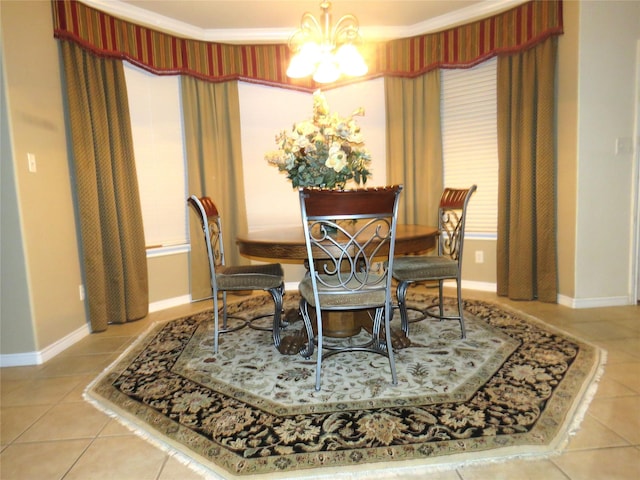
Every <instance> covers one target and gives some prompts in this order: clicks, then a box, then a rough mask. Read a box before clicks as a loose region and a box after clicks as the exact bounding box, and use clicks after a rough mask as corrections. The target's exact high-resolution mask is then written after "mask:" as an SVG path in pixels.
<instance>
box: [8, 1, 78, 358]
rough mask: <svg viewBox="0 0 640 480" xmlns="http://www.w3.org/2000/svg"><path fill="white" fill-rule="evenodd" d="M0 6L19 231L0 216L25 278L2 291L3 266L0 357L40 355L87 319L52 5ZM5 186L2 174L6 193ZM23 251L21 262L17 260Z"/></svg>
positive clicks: (10, 249)
mask: <svg viewBox="0 0 640 480" xmlns="http://www.w3.org/2000/svg"><path fill="white" fill-rule="evenodd" d="M0 8H1V10H0V12H1V19H0V21H1V24H0V25H1V28H2V46H3V54H4V55H3V63H4V75H5V81H6V84H5V92H4V93H5V94H6V96H7V104H6V108H7V112H6V114H7V118H6V120H7V123H8V125H9V131H8V136H9V138H4V137H3V139H2V144H3V151H2V154H3V158H2V162H3V165H4V164H5V162H11V163H12V165H11V167H12V168H13V169H14V172H13V173H14V175H15V177H14V178H15V185H16V195H17V201H18V204H17V205H8V206H7V207H8V209H11V210H12V212H11V213H12V214H14V215H17V217H18V221H19V230H15V226H14V228H12V231H10V232H8V235H7V236H5V224H4V218H3V224H2V232H3V234H2V235H3V237H2V249H3V257H4V256H5V253H4V252H8V253H7V255H8V256H9V257H11V258H12V261H15V262H16V265H15V266H14V268H13V270H14V271H19V272H18V273H20V274H21V276H24V278H25V279H26V281H27V285H26V287H27V290H26V291H24V292H20V293H21V295H16V296H13V295H11V296H10V294H9V293H8V292H6V291H5V287H6V286H8V285H10V284H11V283H12V282H13V278H12V277H9V276H8V274H7V273H6V272H5V271H4V268H3V269H2V285H3V289H2V308H3V316H2V344H1V345H2V353H3V354H5V353H16V352H20V351H24V350H21V347H24V345H25V344H30V345H32V348H33V349H35V350H42V349H44V348H45V347H47V346H49V345H51V344H53V343H54V342H56V341H58V340H60V339H61V338H62V337H64V336H66V335H68V334H69V333H71V332H73V331H75V330H77V329H78V328H81V327H83V325H85V318H86V317H85V311H84V304H83V302H81V301H80V298H79V293H78V286H79V285H80V284H81V283H82V279H81V273H80V262H79V256H78V246H77V243H78V241H77V235H76V223H75V219H74V215H75V213H74V208H73V201H72V193H71V184H70V176H69V167H68V162H69V160H68V155H67V149H66V138H65V135H66V134H65V127H64V118H63V108H62V97H61V94H60V92H61V83H60V82H61V81H60V72H59V67H58V50H57V45H56V42H55V41H54V40H53V35H52V28H51V25H52V23H51V6H50V3H49V2H46V1H38V2H19V1H8V2H6V1H3V2H2V3H1V4H0ZM3 123H4V122H3ZM8 140H10V141H8ZM5 144H8V145H7V148H10V149H11V150H10V151H5ZM27 153H32V154H34V155H35V157H36V162H37V173H30V172H29V170H28V168H27ZM5 155H7V156H5ZM7 181H10V178H5V177H4V175H3V178H2V182H3V192H4V184H5V182H7ZM2 210H3V212H4V210H5V205H4V203H3V205H2ZM7 227H8V228H11V226H7ZM21 249H22V250H23V252H24V257H23V258H19V257H18V256H15V257H14V255H18V253H19V252H20V250H21ZM17 262H23V263H22V265H17ZM3 267H4V264H3ZM6 304H9V310H10V314H8V315H5V312H4V310H5V308H6V307H5V305H6ZM29 324H30V327H29V328H28V329H29V330H31V337H32V338H31V339H30V340H29V341H27V342H25V339H24V338H22V337H20V336H19V334H18V332H22V333H24V332H25V330H26V329H27V325H29ZM6 332H11V334H10V335H6V334H5V333H6ZM14 333H15V334H14Z"/></svg>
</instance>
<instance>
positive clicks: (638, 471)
mask: <svg viewBox="0 0 640 480" xmlns="http://www.w3.org/2000/svg"><path fill="white" fill-rule="evenodd" d="M552 461H553V462H554V463H555V464H557V465H558V466H559V467H560V468H561V469H562V471H563V472H564V473H565V474H566V475H567V476H568V477H569V478H571V479H572V480H583V479H584V480H590V479H593V480H600V479H607V480H635V479H637V478H640V450H638V449H637V448H633V447H620V448H603V449H598V450H586V451H579V452H568V453H565V454H564V455H562V456H560V457H558V458H554V459H552Z"/></svg>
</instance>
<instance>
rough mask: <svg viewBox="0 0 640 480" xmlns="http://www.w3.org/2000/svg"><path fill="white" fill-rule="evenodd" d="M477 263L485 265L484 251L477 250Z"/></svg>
mask: <svg viewBox="0 0 640 480" xmlns="http://www.w3.org/2000/svg"><path fill="white" fill-rule="evenodd" d="M476 263H484V251H483V250H476Z"/></svg>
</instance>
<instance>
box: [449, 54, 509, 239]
mask: <svg viewBox="0 0 640 480" xmlns="http://www.w3.org/2000/svg"><path fill="white" fill-rule="evenodd" d="M496 66H497V60H496V59H495V58H494V59H492V60H489V61H486V62H483V63H481V64H480V65H477V66H475V67H473V68H469V69H456V70H443V71H442V76H441V82H442V88H441V102H442V103H441V108H442V110H441V112H442V113H441V115H442V142H443V145H442V146H443V156H444V184H445V186H446V187H452V188H468V187H470V186H471V185H473V184H476V185H477V186H478V190H477V191H476V193H475V194H474V195H473V197H471V200H470V203H469V210H468V213H467V226H466V231H467V233H468V234H474V233H479V234H488V235H489V236H495V234H496V232H497V222H498V139H497V135H498V130H497V106H496Z"/></svg>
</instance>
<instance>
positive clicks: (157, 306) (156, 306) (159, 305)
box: [149, 295, 191, 313]
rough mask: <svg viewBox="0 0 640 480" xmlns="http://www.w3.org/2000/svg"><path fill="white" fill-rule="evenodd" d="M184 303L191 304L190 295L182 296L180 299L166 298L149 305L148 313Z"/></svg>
mask: <svg viewBox="0 0 640 480" xmlns="http://www.w3.org/2000/svg"><path fill="white" fill-rule="evenodd" d="M186 303H191V295H182V296H181V297H173V298H167V299H165V300H160V301H159V302H153V303H150V304H149V313H153V312H158V311H160V310H165V309H167V308H172V307H178V306H180V305H184V304H186Z"/></svg>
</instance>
